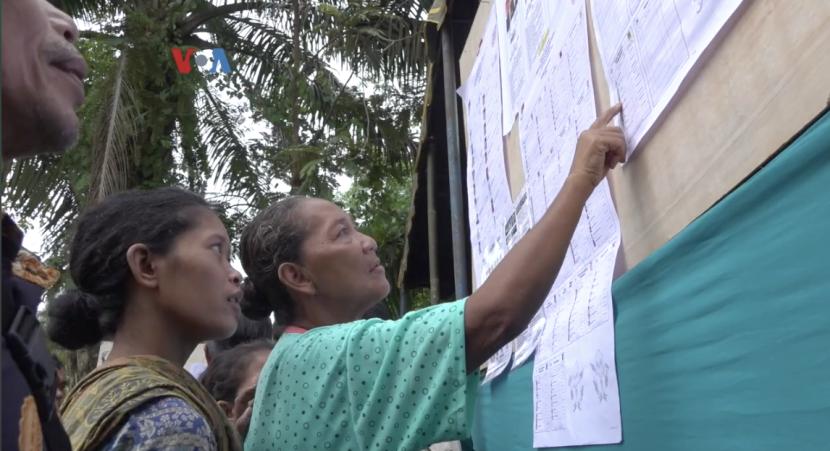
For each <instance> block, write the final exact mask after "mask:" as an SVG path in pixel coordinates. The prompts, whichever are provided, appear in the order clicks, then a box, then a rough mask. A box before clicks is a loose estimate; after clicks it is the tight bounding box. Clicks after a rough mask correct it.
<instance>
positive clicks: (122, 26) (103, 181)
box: [3, 0, 425, 366]
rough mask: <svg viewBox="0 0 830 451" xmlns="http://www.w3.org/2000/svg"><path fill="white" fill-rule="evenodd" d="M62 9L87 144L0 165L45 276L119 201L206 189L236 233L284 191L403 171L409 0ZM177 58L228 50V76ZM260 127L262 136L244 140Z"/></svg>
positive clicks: (321, 190)
mask: <svg viewBox="0 0 830 451" xmlns="http://www.w3.org/2000/svg"><path fill="white" fill-rule="evenodd" d="M62 3H63V5H62V6H63V7H64V9H65V10H67V11H68V12H69V13H70V14H71V15H73V16H74V17H76V18H79V19H81V21H82V22H81V23H82V27H81V28H85V29H84V30H82V33H81V38H82V39H81V42H80V47H81V49H82V51H83V53H84V54H85V56H86V57H87V59H88V60H89V61H90V63H91V64H90V66H91V69H92V70H91V73H90V77H89V79H88V80H87V86H86V88H87V92H88V99H87V102H86V104H85V106H84V108H83V110H82V111H81V116H82V118H83V119H84V126H83V128H82V131H81V139H80V141H79V144H78V145H77V146H76V147H75V148H74V149H72V150H71V151H69V152H67V153H66V154H65V155H63V156H54V155H53V156H43V157H39V158H35V159H30V160H23V161H17V162H13V163H12V164H11V165H9V166H7V167H4V168H3V170H4V177H3V178H4V181H5V182H6V183H5V186H4V201H5V202H6V208H8V209H10V210H12V211H15V212H16V213H17V214H18V215H20V216H23V217H37V218H42V219H43V220H44V226H45V231H46V234H45V241H46V245H47V249H48V250H49V254H50V255H51V257H52V258H51V262H52V263H53V264H57V265H59V266H63V262H65V261H66V259H65V255H64V252H65V243H66V242H67V241H68V240H67V238H68V235H69V231H70V230H71V227H72V225H73V224H74V221H75V219H76V218H77V215H78V213H79V212H80V211H81V210H82V209H83V208H84V207H85V206H86V205H89V204H91V203H94V202H96V201H97V200H98V199H100V198H102V197H104V196H106V195H108V194H110V193H113V192H117V191H120V190H125V189H130V188H136V187H141V188H150V187H156V186H163V185H169V184H174V183H175V184H182V185H185V186H187V187H188V188H190V189H192V190H194V191H197V192H203V193H205V192H206V191H207V189H208V186H209V185H208V181H209V180H214V181H215V182H216V183H218V184H221V185H223V186H224V190H223V191H224V192H222V193H218V194H217V195H216V196H215V199H214V200H216V201H218V202H220V203H222V204H223V205H224V206H225V208H226V210H227V211H228V213H229V216H232V217H231V219H232V220H231V221H229V224H228V225H229V227H230V228H231V229H235V228H237V227H238V226H239V223H240V221H243V220H244V219H245V217H246V215H247V211H250V210H251V209H252V208H258V207H262V206H264V205H265V204H267V203H268V202H269V200H270V199H271V197H273V196H274V192H275V187H276V184H277V181H278V180H279V181H283V182H285V183H286V184H288V185H289V186H290V188H291V190H292V191H293V192H307V193H312V194H316V195H323V196H329V197H330V196H331V195H332V188H333V186H334V185H335V183H334V178H335V176H337V175H338V174H347V175H355V174H361V175H365V174H366V173H367V172H368V173H371V174H373V175H374V176H377V177H384V176H393V177H398V178H401V177H404V176H405V175H406V174H407V170H408V167H409V164H410V163H411V160H412V152H413V149H414V138H413V136H412V133H411V130H412V129H413V128H414V124H415V123H416V122H417V119H418V118H417V113H416V112H417V111H418V105H417V103H418V101H420V95H421V93H422V89H421V82H422V78H423V77H422V76H421V75H422V72H423V69H424V59H425V58H424V57H425V55H424V54H423V53H424V52H423V42H422V36H421V29H422V22H421V18H422V16H423V14H424V7H423V6H422V5H421V4H420V3H419V2H417V1H415V0H409V1H402V0H366V1H354V0H329V1H327V2H320V1H316V0H282V1H272V2H261V1H222V2H219V1H213V2H211V1H207V0H139V1H124V0H114V1H109V0H107V1H104V0H64V1H63V2H62ZM174 47H179V48H186V47H196V48H197V49H211V48H222V49H224V50H225V52H226V54H227V55H228V56H229V57H230V59H231V64H232V66H233V70H232V72H231V74H229V75H226V74H206V73H204V72H201V71H199V70H194V71H192V72H191V73H189V74H186V75H183V74H180V73H179V72H178V71H177V69H176V64H175V62H174V60H173V57H172V55H171V49H172V48H174ZM338 72H345V73H348V74H349V75H348V76H346V77H345V78H346V80H345V81H342V80H341V78H338V76H337V75H338ZM361 84H363V85H364V86H370V88H371V89H372V90H373V92H372V93H371V94H368V95H367V94H366V93H364V92H362V90H361V89H360V86H361ZM257 121H259V122H264V123H266V124H267V128H268V133H266V134H265V135H264V136H261V137H253V135H252V134H251V133H250V132H249V131H246V128H249V126H250V124H251V123H255V122H257ZM233 219H235V220H236V221H233ZM92 361H93V362H94V359H93V360H92ZM81 366H82V365H81Z"/></svg>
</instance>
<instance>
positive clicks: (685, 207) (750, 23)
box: [459, 0, 830, 270]
mask: <svg viewBox="0 0 830 451" xmlns="http://www.w3.org/2000/svg"><path fill="white" fill-rule="evenodd" d="M490 6H491V3H490V2H489V1H482V2H481V6H480V9H479V12H478V14H477V16H476V20H475V22H474V25H473V27H472V29H471V32H470V35H469V36H468V39H467V42H466V43H465V46H464V52H463V53H462V56H461V59H460V61H459V68H460V72H461V82H462V83H463V81H464V80H466V76H467V75H468V74H469V70H470V68H471V67H472V62H473V61H474V59H475V54H476V50H477V48H478V44H479V41H480V38H481V32H482V31H483V29H484V22H485V21H486V19H487V13H488V12H489V8H490ZM590 6H591V4H590V2H589V7H590ZM591 41H592V49H594V50H593V51H592V64H593V67H592V70H593V74H594V83H595V91H596V98H597V102H598V103H599V105H598V110H599V109H601V108H604V107H606V106H607V105H608V88H607V84H606V82H605V77H604V76H603V73H602V67H601V62H600V60H599V57H598V55H597V54H596V51H595V48H596V46H595V45H593V44H594V37H593V34H592V36H591ZM699 63H700V64H698V66H697V67H696V69H695V73H694V74H693V75H692V76H691V77H690V78H689V79H688V80H687V82H686V83H685V84H684V86H683V87H682V90H681V92H680V93H679V94H678V96H677V97H676V98H675V100H674V102H673V104H672V105H671V106H670V107H669V109H668V110H667V111H666V113H665V114H664V115H663V118H662V120H661V122H659V123H658V124H657V126H656V127H655V129H654V132H653V134H652V136H651V137H650V138H649V139H648V140H647V141H645V142H644V143H643V144H642V146H641V148H640V149H639V150H638V153H637V154H636V155H635V156H634V158H632V160H631V161H630V162H629V163H628V164H627V165H626V166H624V167H622V168H620V169H618V170H616V171H615V172H614V173H612V175H611V176H610V179H611V187H612V192H613V194H614V199H615V203H616V205H617V210H618V213H619V216H620V222H621V224H622V236H623V246H622V247H623V251H622V254H623V256H622V259H621V262H620V264H621V268H620V269H622V270H625V269H626V268H630V267H633V266H634V265H636V264H637V263H638V262H640V261H641V260H642V259H643V258H645V257H646V256H648V255H649V254H650V253H651V252H653V251H654V250H655V249H657V248H658V247H660V246H662V245H663V244H664V243H666V242H667V241H668V240H670V239H671V238H672V237H673V236H674V235H676V234H677V233H678V232H679V231H680V230H682V229H683V227H685V226H686V225H687V224H689V223H690V222H691V221H693V220H694V219H695V218H696V217H697V216H699V215H700V214H701V213H703V212H704V211H706V209H708V208H709V207H710V206H711V205H713V204H714V203H715V202H717V200H718V199H720V198H721V197H722V196H723V195H724V194H726V193H727V192H729V191H730V190H731V189H732V188H733V187H734V186H736V185H737V184H738V183H740V181H741V180H743V179H744V178H745V177H746V176H747V175H749V174H750V173H751V172H752V171H754V170H755V169H756V168H757V167H758V166H759V165H760V164H761V163H763V162H764V161H765V160H766V159H767V158H768V157H769V156H770V155H772V154H773V153H774V152H775V151H776V150H777V149H778V148H779V147H781V145H783V144H784V143H785V142H787V141H788V140H789V139H790V138H791V137H792V136H793V135H794V134H796V133H797V132H798V131H799V130H800V129H801V128H802V127H803V126H804V125H805V124H807V123H808V122H809V121H810V120H811V119H812V118H814V117H815V116H816V115H817V114H818V113H819V112H820V111H821V110H822V109H823V108H824V106H825V105H826V103H827V101H828V96H830V2H828V1H824V0H795V1H786V2H784V1H780V0H745V5H744V7H743V8H742V11H741V13H740V15H739V16H737V17H735V18H734V20H733V21H732V23H731V25H730V28H729V29H728V30H727V32H726V33H723V35H722V36H721V37H720V40H719V42H717V43H716V44H715V45H714V46H713V48H712V49H710V50H709V51H708V53H707V54H706V55H704V57H703V59H702V60H701V61H700V62H699ZM516 155H517V153H515V152H508V155H507V156H508V160H509V161H508V167H511V168H513V170H511V172H512V174H511V177H510V179H511V182H514V181H523V179H524V177H523V176H522V175H521V174H518V175H517V174H515V170H516V168H517V167H518V168H521V162H520V161H517V160H516ZM519 188H520V186H513V191H518V189H519Z"/></svg>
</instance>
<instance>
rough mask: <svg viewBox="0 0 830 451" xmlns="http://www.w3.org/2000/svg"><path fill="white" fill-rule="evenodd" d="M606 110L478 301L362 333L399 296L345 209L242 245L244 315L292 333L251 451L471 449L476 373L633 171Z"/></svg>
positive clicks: (300, 215) (260, 399)
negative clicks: (623, 166) (460, 442)
mask: <svg viewBox="0 0 830 451" xmlns="http://www.w3.org/2000/svg"><path fill="white" fill-rule="evenodd" d="M619 112H620V106H619V105H618V106H616V107H614V108H611V109H609V110H608V111H606V112H605V113H604V114H603V115H602V116H601V117H600V118H599V119H597V121H596V122H595V123H594V125H593V126H592V127H591V128H590V129H589V130H587V131H585V132H584V133H582V135H581V136H580V138H579V142H578V144H577V149H576V154H575V156H574V161H573V164H572V167H571V172H570V175H569V176H568V178H567V180H566V181H565V182H564V185H563V187H562V189H561V191H560V192H559V195H558V196H557V198H556V200H555V201H554V202H553V204H552V205H551V206H550V207H549V209H548V211H547V213H546V214H545V216H544V217H542V218H541V220H540V221H539V222H538V223H537V224H536V226H535V227H534V228H533V229H532V230H530V231H529V232H528V233H527V234H526V235H525V237H524V238H522V240H520V241H519V242H518V243H517V244H516V245H515V246H514V247H513V249H512V250H511V251H510V252H509V253H508V254H507V255H506V256H505V257H504V259H503V260H502V262H501V263H500V264H499V265H498V266H497V267H496V268H495V269H494V270H493V272H492V274H491V275H490V277H489V278H488V279H487V281H485V282H484V284H483V285H482V286H481V287H480V288H479V289H478V290H477V291H476V292H475V293H473V294H472V295H471V296H470V297H469V298H468V299H465V300H459V301H456V302H451V303H446V304H439V305H436V306H432V307H429V308H425V309H422V310H418V311H415V312H411V313H409V314H407V315H406V316H404V317H403V318H401V319H399V320H397V321H381V320H379V319H369V320H360V319H361V318H362V317H363V315H364V314H365V313H366V312H367V311H368V310H369V309H370V308H371V307H372V306H373V305H375V304H377V303H378V302H379V301H381V300H382V299H383V298H384V297H386V295H387V294H388V293H389V288H390V287H389V282H388V281H387V279H386V275H385V273H384V269H383V266H382V265H381V264H380V260H379V259H378V257H377V255H376V253H375V251H376V250H377V244H376V243H375V241H374V240H373V239H372V238H371V237H369V236H366V235H364V234H363V233H361V232H359V231H358V230H357V229H356V228H355V225H354V222H353V221H352V219H351V218H350V217H349V216H348V215H347V214H346V213H345V212H344V211H343V210H341V209H340V208H339V207H338V206H337V205H335V204H333V203H331V202H328V201H326V200H322V199H314V198H304V197H290V198H287V199H284V200H281V201H279V202H277V203H276V204H274V205H272V206H270V207H268V208H267V209H265V210H264V211H262V212H261V213H259V215H257V217H256V218H254V220H253V222H252V223H251V224H249V225H248V226H247V227H246V228H245V230H244V232H243V233H242V241H241V246H240V248H241V258H242V266H243V268H245V271H246V273H247V274H248V277H249V279H248V280H247V281H246V282H245V284H244V287H243V290H244V293H245V295H244V300H243V303H242V305H243V310H244V311H245V313H246V315H248V316H249V317H251V318H254V317H265V316H267V315H269V314H270V313H271V312H272V311H274V312H275V313H276V316H277V321H278V322H279V323H280V324H286V325H287V327H286V329H285V331H284V333H283V335H282V337H281V338H280V340H279V341H278V342H277V345H276V346H275V347H274V350H273V351H272V352H271V356H270V357H269V358H268V361H267V362H266V363H265V366H264V367H263V369H262V372H261V374H260V377H259V382H258V385H257V392H256V397H255V401H254V412H253V417H252V419H251V426H250V429H249V431H248V435H247V437H246V439H245V448H246V449H247V450H257V451H258V450H270V449H285V450H291V449H298V450H310V449H320V450H343V451H346V450H349V449H351V450H384V451H386V450H398V451H406V450H419V449H423V448H426V447H427V446H429V445H430V444H432V443H436V442H442V441H448V440H457V439H460V438H465V437H467V436H469V428H470V426H471V424H470V423H471V414H472V410H473V405H474V401H473V400H474V394H475V388H476V386H477V378H476V376H475V373H476V370H477V369H478V367H479V365H481V364H482V363H483V362H484V361H485V360H487V359H488V358H489V357H490V356H491V355H492V354H493V353H494V352H496V351H497V350H498V349H500V348H501V347H502V346H504V345H505V344H507V343H509V342H510V340H512V339H513V338H515V337H516V336H517V335H518V334H519V333H520V332H521V331H522V330H524V329H525V327H527V324H528V323H529V322H530V320H531V318H532V317H533V315H534V314H535V313H536V311H537V310H538V309H539V307H540V306H541V304H542V302H543V300H544V299H545V296H546V295H547V293H548V291H549V290H550V287H551V285H552V284H553V281H554V279H555V277H556V273H557V271H558V270H559V267H560V266H561V264H562V261H563V259H564V257H565V253H566V251H567V248H568V245H569V243H570V240H571V235H572V234H573V232H574V229H575V228H576V225H577V223H578V222H579V218H580V215H581V213H582V209H583V207H584V205H585V202H586V201H587V199H588V196H590V194H591V192H592V191H593V189H594V188H595V187H596V186H597V185H598V184H599V183H600V181H601V180H602V179H603V177H605V174H606V173H607V171H608V170H609V169H610V168H612V167H614V166H616V165H617V163H619V162H621V161H623V160H624V159H625V139H624V137H623V134H622V130H620V129H619V128H618V127H609V126H607V125H606V124H607V123H608V122H609V121H610V120H611V118H612V117H613V116H614V115H616V114H617V113H619Z"/></svg>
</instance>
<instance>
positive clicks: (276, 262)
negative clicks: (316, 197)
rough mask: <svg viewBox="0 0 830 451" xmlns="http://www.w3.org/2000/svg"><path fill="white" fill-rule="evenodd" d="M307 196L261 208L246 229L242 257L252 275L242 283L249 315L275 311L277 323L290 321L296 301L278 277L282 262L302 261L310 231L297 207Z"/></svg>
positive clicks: (243, 265)
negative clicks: (302, 247) (301, 250)
mask: <svg viewBox="0 0 830 451" xmlns="http://www.w3.org/2000/svg"><path fill="white" fill-rule="evenodd" d="M307 199H308V198H307V197H302V196H291V197H287V198H285V199H282V200H279V201H277V202H276V203H274V204H273V205H271V206H270V207H268V208H266V209H265V210H263V211H261V212H260V213H259V214H258V215H256V217H255V218H254V220H253V221H251V223H250V224H248V226H247V227H245V229H244V230H243V231H242V239H241V240H240V245H239V248H240V259H241V260H242V267H243V268H244V269H245V273H247V274H248V278H247V279H246V280H245V282H244V283H243V284H242V291H243V294H244V296H243V299H242V311H243V312H244V313H245V315H246V316H248V317H249V318H264V317H266V316H268V315H270V314H271V312H274V314H275V316H276V318H277V323H279V324H289V323H290V322H291V320H292V319H293V313H294V309H293V304H292V301H291V296H290V295H289V294H288V290H287V289H286V288H285V285H283V283H282V282H281V281H280V280H279V278H278V277H277V270H278V269H279V267H280V265H281V264H283V263H287V262H299V260H300V247H301V246H302V244H303V241H305V239H306V235H307V234H308V230H307V227H306V225H305V223H304V222H303V221H302V220H301V219H300V218H299V217H298V216H299V215H298V214H297V207H299V206H300V205H301V204H302V202H303V201H305V200H307Z"/></svg>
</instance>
